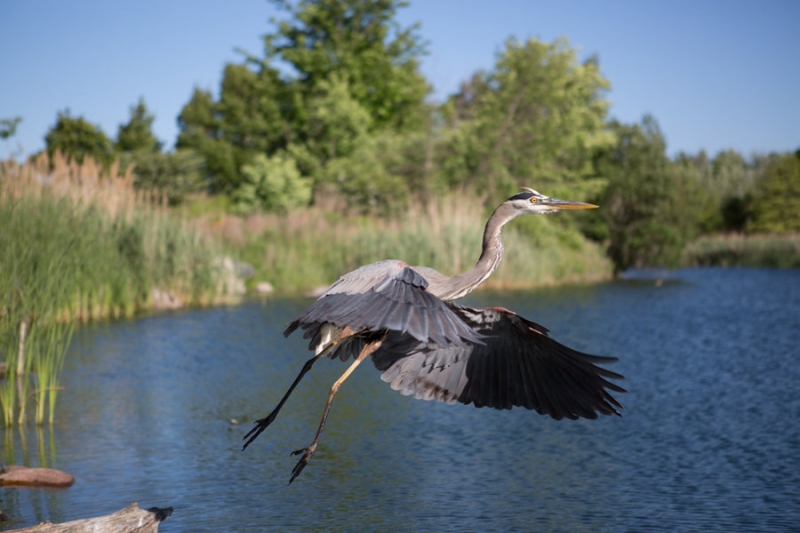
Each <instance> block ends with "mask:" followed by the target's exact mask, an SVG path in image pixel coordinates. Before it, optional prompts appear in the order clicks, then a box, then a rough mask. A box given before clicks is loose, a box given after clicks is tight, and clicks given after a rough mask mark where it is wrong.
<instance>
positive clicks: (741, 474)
mask: <svg viewBox="0 0 800 533" xmlns="http://www.w3.org/2000/svg"><path fill="white" fill-rule="evenodd" d="M639 278H640V279H628V280H623V281H617V282H612V283H605V284H599V285H593V286H586V287H566V288H564V287H562V288H552V289H542V290H536V291H525V292H513V293H512V292H502V293H493V292H481V293H478V294H477V295H474V296H472V297H470V298H469V299H468V300H467V303H469V304H470V305H503V306H506V307H509V308H511V309H513V310H515V311H517V312H519V313H521V314H523V315H524V316H526V317H528V318H531V319H533V320H535V321H537V322H539V323H542V324H543V325H545V326H547V327H549V328H550V329H551V332H552V334H553V336H554V337H555V338H557V339H559V340H560V341H562V342H564V343H566V344H568V345H570V346H572V347H574V348H576V349H580V350H584V351H588V352H591V353H597V354H602V355H615V356H617V357H619V358H620V361H619V363H617V364H616V365H614V366H613V369H614V370H615V371H618V372H621V373H622V374H624V375H625V376H626V378H627V379H626V380H625V382H624V384H623V385H624V386H625V387H626V388H627V389H628V390H629V391H630V392H629V393H628V394H625V395H621V397H620V399H621V400H622V403H623V404H625V407H626V410H625V412H624V413H623V417H622V418H617V417H613V418H612V417H603V418H601V419H598V420H593V421H587V420H581V421H568V420H566V421H559V422H557V421H554V420H551V419H549V418H545V417H542V416H539V415H537V414H536V413H535V412H531V411H525V410H513V411H493V410H487V409H475V408H474V407H472V406H462V405H454V406H448V405H444V404H439V403H432V402H424V401H419V400H414V399H411V398H407V397H404V396H401V395H399V394H398V393H396V392H394V391H392V390H391V389H389V387H388V386H387V385H386V384H385V383H383V382H382V381H381V380H380V379H379V377H378V372H377V371H376V370H375V369H374V368H373V367H372V365H371V364H364V365H362V366H361V367H360V368H359V369H358V370H357V371H356V372H355V373H354V374H353V376H352V377H351V378H350V379H349V380H348V381H347V382H346V383H345V384H344V386H343V387H342V389H341V391H340V393H339V395H338V396H337V398H336V401H335V402H334V405H333V410H332V413H331V417H330V419H329V422H328V426H327V428H326V431H325V434H324V435H323V438H322V441H321V445H320V448H319V450H318V452H317V454H316V455H315V457H314V458H313V460H312V461H311V463H310V465H309V466H308V467H307V468H306V470H305V471H304V472H303V473H302V475H301V476H300V477H299V478H298V479H297V480H296V481H295V482H294V483H293V484H292V485H290V486H287V485H286V483H287V481H288V480H289V476H290V473H291V469H292V467H293V466H294V464H295V462H296V458H295V457H290V455H289V452H290V451H292V450H294V449H297V448H302V447H304V446H306V445H307V444H308V443H309V442H310V441H311V439H312V438H313V435H314V431H315V429H316V426H317V424H318V421H319V416H320V414H321V410H322V407H323V405H324V402H325V397H326V395H327V390H328V388H329V386H330V384H331V383H332V382H333V381H334V380H335V379H336V378H337V377H338V375H339V374H340V373H341V372H342V371H343V370H344V368H345V365H344V364H343V363H341V362H340V361H330V360H324V361H321V362H320V363H318V365H317V366H316V367H315V368H314V369H313V371H312V372H311V373H310V374H309V375H308V376H307V377H306V380H305V381H303V382H302V383H301V385H300V386H299V387H298V389H297V391H296V392H295V394H294V395H293V396H292V398H291V399H290V401H289V402H288V403H287V405H286V407H285V408H284V410H283V411H282V412H281V415H280V416H279V417H278V419H277V421H276V422H275V423H274V424H273V425H272V426H271V427H269V428H268V429H267V431H266V432H265V433H264V434H262V436H261V437H259V439H258V440H257V441H256V442H255V443H254V444H253V445H252V446H251V447H250V448H248V450H247V451H246V452H242V451H241V444H242V440H241V439H242V436H243V435H244V434H245V433H246V432H247V431H248V430H249V428H250V426H251V424H252V421H253V420H255V419H256V418H259V417H261V416H264V415H265V414H267V413H268V412H269V411H270V410H271V409H272V407H273V406H274V405H275V403H277V401H278V400H279V399H280V397H281V395H282V393H283V392H284V390H285V389H286V387H288V385H289V384H290V383H291V381H292V380H293V379H294V376H295V375H296V373H297V372H298V371H299V369H300V367H301V366H302V364H303V362H304V361H305V360H306V359H307V358H308V353H307V352H306V351H305V350H306V342H305V341H304V340H303V339H301V338H300V335H296V336H293V337H291V338H289V339H288V340H287V339H284V338H283V337H282V336H281V330H282V328H283V326H284V325H285V323H286V322H287V321H289V320H290V319H291V318H293V317H294V316H295V315H296V314H298V313H299V312H300V311H301V310H302V309H303V307H304V306H305V305H307V303H308V302H307V301H304V300H278V299H272V300H266V301H253V302H250V303H247V304H244V305H240V306H236V307H228V308H215V309H204V310H190V311H183V312H178V313H172V314H163V315H159V316H150V317H146V318H141V319H138V320H130V321H118V322H112V323H107V324H98V325H92V326H88V327H84V328H82V329H80V330H79V331H77V333H76V335H75V337H74V340H73V344H72V346H71V348H70V351H69V354H68V359H67V363H66V367H65V369H64V376H63V385H64V386H65V390H64V391H62V393H61V394H60V396H59V406H58V413H57V420H56V424H55V427H54V428H52V430H49V429H48V428H47V427H45V429H44V430H43V431H37V430H36V429H35V428H34V427H32V426H31V427H28V428H27V429H26V430H25V431H23V432H20V431H19V430H17V429H15V430H13V431H6V433H5V438H4V440H3V442H4V448H3V456H2V457H3V460H4V463H6V464H10V463H17V464H28V465H29V466H39V465H45V466H52V467H55V468H60V469H63V470H65V471H67V472H70V473H71V474H73V475H74V476H75V477H76V483H75V485H74V486H73V487H71V488H69V489H65V490H59V491H42V490H33V489H29V490H18V489H13V490H12V489H5V488H4V489H0V509H3V510H4V511H5V513H6V514H7V515H9V516H10V517H11V518H12V520H11V521H10V522H6V523H5V525H3V526H2V527H3V528H5V529H9V528H12V527H23V526H28V525H33V524H35V523H37V522H38V521H41V520H45V519H49V520H53V521H65V520H73V519H77V518H84V517H88V516H96V515H100V514H105V513H109V512H113V511H116V510H119V509H121V508H122V507H124V506H126V505H128V504H129V503H131V502H132V501H137V502H139V505H140V506H141V507H151V506H158V507H166V506H172V507H174V509H175V511H174V514H173V515H172V516H171V517H170V518H169V519H167V520H166V521H165V522H164V523H162V524H161V526H160V531H163V532H167V533H168V532H178V531H200V532H203V531H208V532H218V531H237V532H238V531H613V532H623V531H630V532H646V531H669V532H675V531H725V532H728V531H741V532H745V531H759V532H760V531H771V532H772V531H797V530H798V528H799V527H800V526H798V524H800V365H798V357H800V271H799V270H785V271H774V270H756V269H730V270H723V269H705V270H700V269H691V270H679V271H677V272H673V273H671V274H669V275H668V277H667V278H666V279H664V280H663V282H657V281H656V280H655V279H653V278H652V277H649V276H647V275H645V276H639ZM232 419H236V420H238V421H239V422H241V423H240V424H239V425H235V424H232V423H231V420H232Z"/></svg>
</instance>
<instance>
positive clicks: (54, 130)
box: [45, 109, 114, 167]
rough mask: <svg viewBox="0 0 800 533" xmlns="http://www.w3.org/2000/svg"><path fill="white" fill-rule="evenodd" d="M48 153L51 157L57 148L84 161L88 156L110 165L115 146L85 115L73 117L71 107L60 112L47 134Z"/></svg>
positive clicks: (76, 159) (70, 156)
mask: <svg viewBox="0 0 800 533" xmlns="http://www.w3.org/2000/svg"><path fill="white" fill-rule="evenodd" d="M45 142H46V144H47V154H48V155H49V156H50V158H52V157H53V154H54V153H55V152H56V150H58V151H60V152H61V153H62V154H64V155H66V156H67V157H68V158H70V159H74V160H75V161H77V162H78V163H83V159H84V157H86V156H88V157H90V158H91V159H93V160H94V161H97V162H98V163H101V164H103V165H104V166H105V167H108V166H109V165H110V164H111V162H112V161H113V160H114V147H113V144H112V143H111V141H110V140H109V138H108V137H107V136H106V134H105V133H103V130H102V129H100V126H96V125H94V124H91V123H90V122H88V121H86V120H85V119H84V118H83V117H77V118H75V117H72V116H71V115H70V112H69V109H67V110H66V111H65V112H63V113H62V112H59V113H58V116H57V118H56V123H55V125H54V126H53V127H51V128H50V130H49V131H48V132H47V135H46V136H45Z"/></svg>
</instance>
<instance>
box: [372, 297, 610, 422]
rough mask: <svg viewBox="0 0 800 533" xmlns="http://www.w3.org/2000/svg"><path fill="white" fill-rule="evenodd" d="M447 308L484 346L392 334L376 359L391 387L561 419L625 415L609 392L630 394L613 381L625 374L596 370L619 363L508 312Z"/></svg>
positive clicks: (426, 396) (428, 397)
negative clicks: (577, 347)
mask: <svg viewBox="0 0 800 533" xmlns="http://www.w3.org/2000/svg"><path fill="white" fill-rule="evenodd" d="M449 306H450V307H451V308H452V309H453V311H454V312H455V313H456V314H457V315H458V316H460V317H461V319H462V320H463V321H464V322H465V323H467V324H469V325H470V326H471V327H472V328H473V329H474V330H475V331H477V332H478V333H480V334H481V335H482V337H481V340H482V343H481V344H468V345H464V346H442V345H438V346H437V345H434V344H431V343H427V344H426V343H420V342H417V341H414V340H412V339H409V338H408V337H404V336H403V335H400V334H395V333H390V335H389V336H388V337H387V339H386V340H385V341H384V343H383V345H382V346H381V348H380V349H379V350H378V351H376V352H375V353H374V354H373V356H372V357H373V361H374V363H375V366H376V367H377V368H378V370H380V371H382V372H383V374H382V375H381V379H383V380H384V381H386V382H388V383H389V384H390V385H391V387H392V388H393V389H395V390H398V391H400V392H401V393H403V394H405V395H413V396H414V397H415V398H419V399H425V400H439V401H443V402H448V403H455V402H461V403H464V404H470V403H473V404H475V406H476V407H484V406H486V407H493V408H496V409H510V408H511V407H514V406H521V407H525V408H527V409H535V410H536V411H537V412H539V413H540V414H547V415H550V416H552V417H553V418H555V419H557V420H560V419H562V418H571V419H576V418H580V417H584V418H597V414H598V413H600V414H605V415H611V414H617V415H618V414H619V412H618V411H617V409H616V408H622V405H621V404H620V403H619V402H618V401H617V400H616V399H614V397H612V396H611V394H610V393H609V392H608V391H615V392H625V389H623V388H621V387H619V386H617V385H615V384H613V383H611V382H610V381H608V379H622V376H621V375H620V374H617V373H616V372H612V371H610V370H607V369H605V368H602V367H600V366H598V364H606V363H612V362H614V361H616V360H617V359H616V358H614V357H599V356H595V355H589V354H585V353H581V352H578V351H575V350H573V349H571V348H568V347H566V346H564V345H562V344H560V343H558V342H556V341H555V340H553V339H552V338H550V337H549V336H548V335H547V329H545V328H543V327H542V326H539V325H538V324H536V323H534V322H531V321H529V320H526V319H524V318H522V317H520V316H519V315H517V314H516V313H514V312H512V311H509V310H507V309H503V308H498V307H493V308H486V309H472V308H468V307H460V306H457V305H455V304H449Z"/></svg>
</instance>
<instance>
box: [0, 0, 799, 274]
mask: <svg viewBox="0 0 800 533" xmlns="http://www.w3.org/2000/svg"><path fill="white" fill-rule="evenodd" d="M277 3H278V4H279V5H280V6H281V7H282V8H283V9H284V13H285V16H284V17H283V20H281V21H280V22H279V23H277V24H275V26H274V27H273V28H272V30H271V32H270V33H268V34H266V35H264V37H263V40H264V49H263V51H262V53H261V54H259V55H251V54H243V57H242V61H241V62H239V63H231V64H227V65H225V68H224V72H223V75H222V80H221V82H220V88H219V91H218V94H216V95H215V94H212V93H210V92H208V91H205V90H201V89H198V88H195V90H194V92H193V94H192V96H191V98H190V100H189V101H188V102H187V103H186V105H185V106H184V107H183V109H182V110H181V112H180V114H179V116H178V117H177V120H178V124H179V127H180V133H179V135H178V138H177V139H176V140H175V149H174V150H173V151H169V152H165V151H164V150H163V146H164V145H163V143H162V142H161V141H159V140H158V139H157V138H156V137H155V136H154V134H153V132H152V122H153V120H154V117H153V115H152V114H150V113H149V112H148V110H147V107H146V104H145V101H144V99H140V101H139V102H138V103H137V104H136V105H134V106H133V107H132V108H131V115H130V120H129V121H128V122H127V123H125V124H122V125H120V126H119V129H118V131H117V134H116V138H115V139H114V140H111V139H110V138H109V137H108V136H107V135H106V133H104V132H103V131H102V130H101V129H100V128H99V127H97V126H95V125H93V124H92V123H90V122H88V121H87V120H86V119H84V118H83V117H73V116H71V115H70V113H69V111H65V112H62V113H59V114H58V116H57V118H56V122H55V124H54V126H53V127H52V128H51V129H50V131H48V132H47V135H46V143H47V148H46V150H47V152H48V153H49V154H51V155H52V154H54V153H55V152H56V151H57V150H58V151H60V152H62V153H64V154H67V155H68V156H69V157H71V158H74V159H75V160H76V161H78V162H80V161H82V160H83V158H84V157H86V156H89V157H91V158H92V159H94V160H95V161H99V162H101V163H102V164H104V165H106V166H108V165H111V164H112V162H113V161H115V160H117V159H118V160H120V161H121V163H122V165H123V168H125V167H126V166H127V165H130V164H133V165H135V167H134V174H135V179H136V181H135V184H136V186H137V187H140V188H145V189H152V188H158V189H161V190H163V191H165V192H166V194H167V195H168V197H169V201H170V202H171V203H172V204H180V203H181V202H185V201H186V199H187V198H188V197H190V195H192V194H193V193H196V192H200V191H202V192H206V193H209V194H211V195H216V196H219V197H224V198H225V199H226V200H225V202H224V205H225V206H226V209H227V210H228V211H229V212H231V213H235V214H252V213H258V212H285V211H287V210H290V209H293V208H297V207H303V206H309V205H315V206H317V208H320V209H324V210H328V211H331V212H337V213H339V214H340V215H341V214H353V213H357V214H367V215H370V216H378V217H386V218H393V217H394V218H397V217H402V216H403V215H404V214H406V213H407V212H408V210H409V209H410V208H416V207H419V206H422V207H426V206H431V205H436V202H437V199H439V198H441V197H443V196H447V195H449V194H453V193H456V194H460V195H462V197H469V203H470V205H472V204H473V203H474V200H475V199H476V198H479V199H481V200H482V201H483V205H484V206H485V207H491V206H493V205H495V204H496V203H497V202H498V201H500V200H502V199H504V198H505V197H508V196H509V195H510V194H513V193H514V192H516V191H517V190H518V189H519V187H523V186H527V187H533V188H535V189H537V190H540V191H541V192H543V193H545V194H548V195H552V196H556V197H564V198H569V199H575V200H587V201H591V202H593V203H597V204H600V205H601V206H602V208H603V209H599V210H596V211H595V212H593V213H591V215H589V216H581V217H561V218H559V220H558V222H557V224H559V225H561V226H565V227H570V226H571V227H572V229H573V230H575V229H578V230H580V232H582V234H583V235H584V236H585V237H586V238H588V239H591V240H594V241H597V242H598V243H600V244H601V245H602V246H603V248H604V249H605V250H606V251H607V253H608V255H609V257H610V258H611V259H612V261H613V263H614V268H615V269H616V270H617V271H620V270H624V269H626V268H629V267H632V266H645V265H664V266H675V265H677V264H679V262H680V260H681V252H682V250H683V249H684V248H685V246H686V244H687V243H689V242H691V241H693V240H694V239H696V238H697V237H698V236H700V235H708V234H715V233H723V232H743V233H758V232H770V233H781V232H791V231H795V232H796V231H800V151H798V152H797V153H794V154H791V153H784V154H757V155H748V156H747V157H745V156H744V155H742V154H739V153H737V152H735V151H732V150H729V151H723V152H720V153H719V154H716V155H714V156H713V157H712V156H709V155H707V154H706V153H705V152H700V153H698V154H680V155H678V156H677V157H674V158H669V157H668V156H667V155H666V143H665V140H664V136H663V134H662V133H661V131H660V129H659V126H658V123H657V121H656V119H655V118H654V117H651V116H645V117H644V118H643V119H642V121H641V122H640V123H636V124H624V123H620V122H617V121H613V120H609V118H608V109H609V106H610V102H609V101H608V100H607V99H606V92H607V90H608V88H609V87H610V84H609V81H608V80H606V79H605V78H604V77H603V76H602V75H601V72H600V66H599V60H598V58H596V57H592V58H589V59H588V60H586V61H583V62H579V61H578V59H577V53H576V50H575V49H574V48H573V47H571V46H570V44H569V43H568V42H567V41H566V40H563V39H559V40H556V41H555V42H552V43H544V42H541V41H538V40H536V39H530V40H527V41H518V40H515V39H509V40H508V41H507V42H506V43H505V46H504V48H503V50H502V51H501V52H500V53H499V54H498V56H497V60H496V63H495V65H494V66H493V68H492V69H491V70H489V71H486V72H483V71H481V72H477V73H475V74H474V75H473V76H472V77H471V78H470V79H468V80H465V81H464V82H463V83H462V84H461V87H460V89H459V91H458V92H457V93H456V94H453V95H451V96H450V97H449V98H447V100H446V101H445V102H443V103H431V102H430V100H429V99H428V96H429V94H430V92H431V87H430V85H429V83H428V82H427V80H426V79H425V78H424V77H423V76H422V75H421V73H420V71H419V58H420V56H421V54H423V53H424V44H423V42H422V40H421V38H420V35H419V33H418V27H417V26H413V27H409V28H405V27H402V26H401V25H400V24H399V23H398V21H397V19H396V17H395V14H396V10H397V9H398V8H399V7H402V2H399V1H397V0H344V1H343V0H306V1H303V2H299V3H297V4H292V3H290V2H286V1H278V2H277ZM15 121H17V119H6V120H4V121H3V122H2V124H0V134H4V135H5V136H9V135H11V134H13V130H14V128H15V127H16V124H17V122H15ZM576 226H578V227H577V228H576Z"/></svg>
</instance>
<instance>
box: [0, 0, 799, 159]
mask: <svg viewBox="0 0 800 533" xmlns="http://www.w3.org/2000/svg"><path fill="white" fill-rule="evenodd" d="M275 14H276V13H275V10H274V8H273V7H272V5H271V4H269V3H268V2H267V1H266V0H229V1H225V2H222V1H211V0H137V1H136V2H114V1H107V0H95V1H89V0H73V1H63V0H58V1H56V0H38V1H28V0H2V1H0V118H9V117H12V116H22V117H23V119H24V120H23V122H22V124H21V125H20V126H19V128H18V133H17V135H16V137H14V138H13V139H12V140H11V141H8V142H3V141H0V157H5V156H8V155H9V154H10V153H12V152H16V151H18V149H19V145H20V144H21V145H22V147H23V149H24V153H26V154H29V153H32V152H35V151H38V150H40V149H41V148H43V147H44V140H43V138H44V135H45V133H46V132H47V130H48V128H49V127H50V126H51V125H53V124H54V123H55V120H56V113H57V112H58V111H62V110H64V109H66V108H69V109H70V110H71V113H72V114H73V116H78V115H83V116H84V117H85V118H86V119H87V120H89V121H90V122H93V123H96V124H99V125H100V126H101V127H102V128H103V130H104V131H105V132H106V133H107V134H108V135H109V136H110V137H114V136H115V135H116V132H117V127H118V125H119V124H120V123H122V122H125V121H127V119H128V116H129V108H130V107H131V105H133V104H135V103H136V102H137V100H138V99H139V97H140V96H143V97H144V99H145V101H146V103H147V105H148V108H149V109H150V111H151V112H152V113H154V114H155V115H156V121H155V124H154V130H155V133H156V135H157V136H158V137H159V138H160V139H161V140H162V141H164V142H165V144H166V146H167V147H171V146H172V145H173V144H174V142H175V139H176V136H177V125H176V120H175V119H176V117H177V115H178V113H179V112H180V109H181V107H182V106H183V105H184V104H185V103H186V102H187V101H188V99H189V97H190V95H191V92H192V89H193V88H194V87H195V86H198V87H201V88H203V89H209V90H212V91H214V92H215V93H216V92H217V90H218V87H219V82H220V79H221V72H222V68H223V65H224V64H225V63H226V62H238V61H240V56H239V55H238V54H237V53H236V52H235V49H236V48H237V47H239V48H243V49H245V50H247V51H249V52H251V53H253V54H256V55H261V51H262V42H261V39H260V36H261V35H262V34H264V33H266V32H267V31H269V30H270V28H271V26H270V25H269V19H270V17H271V16H274V15H275ZM398 18H399V20H400V21H401V23H403V24H404V25H408V24H411V23H413V22H420V23H421V24H422V27H421V29H420V35H421V36H422V38H423V39H424V40H425V41H427V43H428V46H427V48H428V52H429V53H428V55H426V56H425V57H423V59H422V72H423V74H424V75H425V76H426V77H427V79H428V80H429V82H430V83H431V84H432V85H433V87H434V94H433V95H432V97H433V98H434V99H439V100H441V99H443V98H444V97H445V96H447V95H448V94H450V93H452V92H454V91H455V90H456V89H457V87H458V85H459V83H460V82H461V81H462V80H464V79H466V78H468V77H469V76H470V75H471V74H472V73H473V72H475V71H476V70H478V69H490V68H491V67H492V65H493V64H494V60H495V57H496V54H497V52H498V51H500V50H501V49H502V46H503V43H504V41H505V40H506V39H508V38H509V37H510V36H512V35H513V36H516V37H517V38H519V39H526V38H529V37H535V38H538V39H541V40H544V41H548V42H550V41H552V40H554V39H555V38H557V37H566V38H568V39H569V41H570V43H571V44H572V45H573V46H575V47H576V48H577V49H578V50H579V53H580V57H581V58H585V57H587V56H589V55H593V54H596V55H597V56H599V58H600V65H601V68H602V71H603V74H604V75H605V77H606V78H608V79H609V80H610V82H611V86H612V88H611V91H610V92H609V93H608V95H607V97H608V99H609V100H610V101H611V103H612V108H611V112H610V115H611V116H612V117H614V118H617V119H619V120H621V121H623V122H635V121H638V120H640V119H641V117H642V115H644V114H645V113H651V114H653V115H654V116H655V117H656V119H657V120H658V121H659V123H660V125H661V128H662V130H663V132H664V134H665V136H666V138H667V143H668V152H669V153H670V155H674V154H676V153H677V152H679V151H686V152H692V153H694V152H697V151H699V150H700V149H705V150H707V151H708V152H709V153H710V154H711V155H713V154H716V153H717V152H718V151H720V150H723V149H727V148H733V149H736V150H738V151H740V152H742V153H743V154H745V155H749V154H751V153H753V152H769V151H786V150H792V151H793V150H796V149H798V148H800V60H799V59H798V57H800V31H798V29H797V24H798V21H800V2H798V1H796V0H784V1H777V0H760V1H756V0H753V1H748V2H744V1H742V2H738V1H724V2H723V1H712V0H703V1H683V0H680V1H669V2H667V1H660V2H655V1H652V2H651V1H647V2H643V1H633V0H609V1H599V0H565V1H558V2H556V1H551V2H544V1H533V0H517V1H512V0H492V1H488V0H480V1H478V0H426V1H421V0H416V1H415V0H412V1H411V5H410V7H408V8H405V9H402V10H401V11H400V13H399V17H398Z"/></svg>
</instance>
